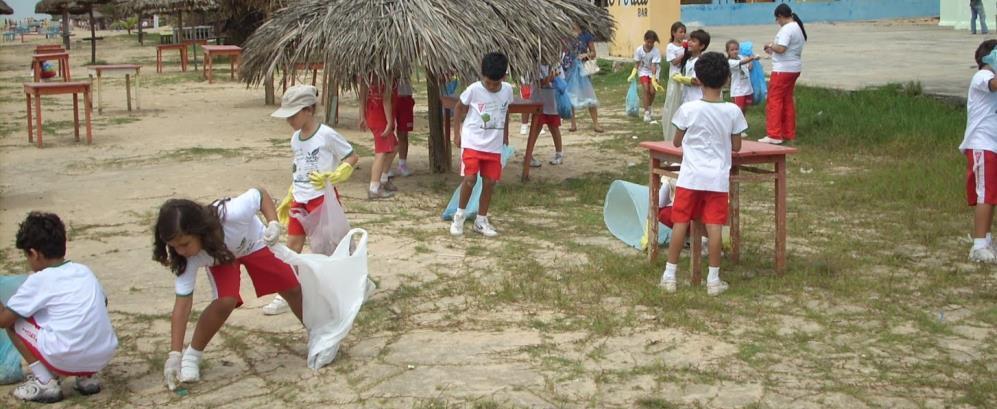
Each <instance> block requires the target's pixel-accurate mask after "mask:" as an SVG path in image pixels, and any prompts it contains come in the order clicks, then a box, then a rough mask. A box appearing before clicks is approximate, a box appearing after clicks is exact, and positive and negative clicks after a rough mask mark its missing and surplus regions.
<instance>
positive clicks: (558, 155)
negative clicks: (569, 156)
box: [548, 153, 564, 165]
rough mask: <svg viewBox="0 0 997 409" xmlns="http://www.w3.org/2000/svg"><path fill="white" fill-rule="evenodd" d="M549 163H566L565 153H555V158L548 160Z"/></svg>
mask: <svg viewBox="0 0 997 409" xmlns="http://www.w3.org/2000/svg"><path fill="white" fill-rule="evenodd" d="M548 163H550V164H551V165H560V164H562V163H564V154H561V153H555V154H554V158H553V159H551V160H550V162H548Z"/></svg>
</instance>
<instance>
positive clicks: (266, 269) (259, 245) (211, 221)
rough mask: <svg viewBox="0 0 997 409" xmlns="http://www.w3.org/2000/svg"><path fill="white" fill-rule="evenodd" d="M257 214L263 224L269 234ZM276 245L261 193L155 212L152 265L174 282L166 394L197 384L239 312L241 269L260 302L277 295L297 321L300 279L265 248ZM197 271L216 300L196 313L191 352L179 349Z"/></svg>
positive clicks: (276, 231) (273, 216)
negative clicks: (212, 347)
mask: <svg viewBox="0 0 997 409" xmlns="http://www.w3.org/2000/svg"><path fill="white" fill-rule="evenodd" d="M258 213H262V214H263V217H264V218H266V220H267V225H266V227H264V225H263V223H262V222H261V221H260V219H259V217H258V216H257V214H258ZM279 238H280V225H279V224H278V223H277V209H276V208H274V203H273V199H271V197H270V194H268V193H267V191H266V190H264V189H261V188H257V189H249V190H248V191H246V192H245V193H243V194H241V195H239V196H238V197H235V198H231V199H222V200H217V201H215V202H213V203H211V204H210V205H207V206H203V205H201V204H198V203H196V202H193V201H190V200H186V199H170V200H167V201H166V203H164V204H163V206H162V207H160V209H159V217H158V218H157V220H156V226H155V229H154V233H153V253H152V259H153V260H155V261H158V262H159V263H160V264H162V265H164V266H168V267H169V268H170V271H172V272H173V273H174V274H176V283H175V287H176V288H175V292H176V300H175V302H174V304H173V313H172V314H171V317H172V322H171V323H172V325H171V326H170V328H171V335H170V353H169V356H168V357H167V360H166V364H165V366H164V368H163V376H164V378H165V379H166V384H167V386H168V387H169V388H170V390H173V389H175V388H176V381H180V382H197V381H198V380H200V378H201V371H200V367H199V365H200V362H201V356H202V354H203V351H204V348H205V347H207V345H208V342H209V341H211V338H212V337H214V335H215V333H217V332H218V330H219V329H220V328H221V326H222V325H223V324H225V320H227V319H228V317H229V315H230V314H231V313H232V311H233V310H235V308H236V307H238V306H240V305H242V297H240V296H239V286H240V283H239V282H240V277H241V275H242V272H241V267H242V266H245V267H246V272H247V273H248V274H249V278H250V279H251V280H252V281H253V287H254V288H256V296H257V297H262V296H264V295H268V294H273V293H279V294H280V295H281V297H283V298H284V299H285V300H287V303H288V304H289V305H290V309H291V311H292V312H294V315H295V316H296V317H297V318H298V320H299V321H300V320H301V285H300V284H298V278H297V277H296V276H295V274H294V271H293V270H292V269H291V266H289V265H287V264H285V263H284V262H283V261H280V260H279V259H277V257H276V256H274V254H273V252H271V251H270V249H269V248H268V247H267V246H268V245H274V244H276V243H277V240H278V239H279ZM201 267H205V268H207V270H208V275H209V276H210V280H209V282H210V283H211V289H212V297H213V300H212V301H211V304H208V306H207V307H206V308H205V309H204V311H203V312H202V313H201V317H200V318H199V319H198V321H197V326H196V327H195V328H194V335H193V336H192V337H191V340H190V345H189V346H188V347H187V348H186V349H184V348H183V344H184V335H185V333H186V331H187V320H188V319H189V318H190V311H191V307H192V306H193V298H194V297H193V295H194V287H195V284H196V281H197V271H198V270H200V269H201ZM181 351H183V352H182V353H181Z"/></svg>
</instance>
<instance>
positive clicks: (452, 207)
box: [441, 145, 516, 221]
mask: <svg viewBox="0 0 997 409" xmlns="http://www.w3.org/2000/svg"><path fill="white" fill-rule="evenodd" d="M515 154H516V149H514V148H513V147H511V146H509V145H502V167H503V168H504V167H505V164H506V163H508V162H509V158H511V157H512V155H515ZM481 188H482V181H481V175H478V181H477V182H475V183H474V189H473V190H471V200H468V201H467V208H465V209H464V216H465V217H466V218H467V219H468V220H474V217H475V216H477V215H478V199H479V198H481ZM458 204H460V185H457V190H455V191H454V192H453V195H452V196H450V203H448V204H447V208H446V209H443V214H442V215H441V217H442V218H443V220H448V221H449V220H453V215H454V213H457V206H458Z"/></svg>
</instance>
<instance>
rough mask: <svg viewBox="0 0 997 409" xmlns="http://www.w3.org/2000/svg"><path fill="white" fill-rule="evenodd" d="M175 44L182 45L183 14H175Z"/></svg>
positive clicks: (180, 12)
mask: <svg viewBox="0 0 997 409" xmlns="http://www.w3.org/2000/svg"><path fill="white" fill-rule="evenodd" d="M176 41H177V44H183V12H182V11H178V12H177V38H176Z"/></svg>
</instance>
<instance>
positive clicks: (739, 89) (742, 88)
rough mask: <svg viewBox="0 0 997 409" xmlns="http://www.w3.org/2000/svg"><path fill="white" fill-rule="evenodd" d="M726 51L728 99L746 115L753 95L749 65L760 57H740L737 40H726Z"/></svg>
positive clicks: (739, 46)
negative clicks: (728, 82) (728, 73)
mask: <svg viewBox="0 0 997 409" xmlns="http://www.w3.org/2000/svg"><path fill="white" fill-rule="evenodd" d="M726 51H727V63H728V64H730V98H731V100H732V101H733V102H734V105H737V107H738V108H741V112H742V113H746V112H747V111H748V106H749V105H751V104H752V103H753V101H752V98H753V95H754V93H755V90H754V88H752V86H751V77H750V76H751V63H752V62H754V61H757V60H760V59H761V58H762V57H761V56H757V55H756V56H753V57H741V43H739V42H737V40H728V41H727V45H726Z"/></svg>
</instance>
